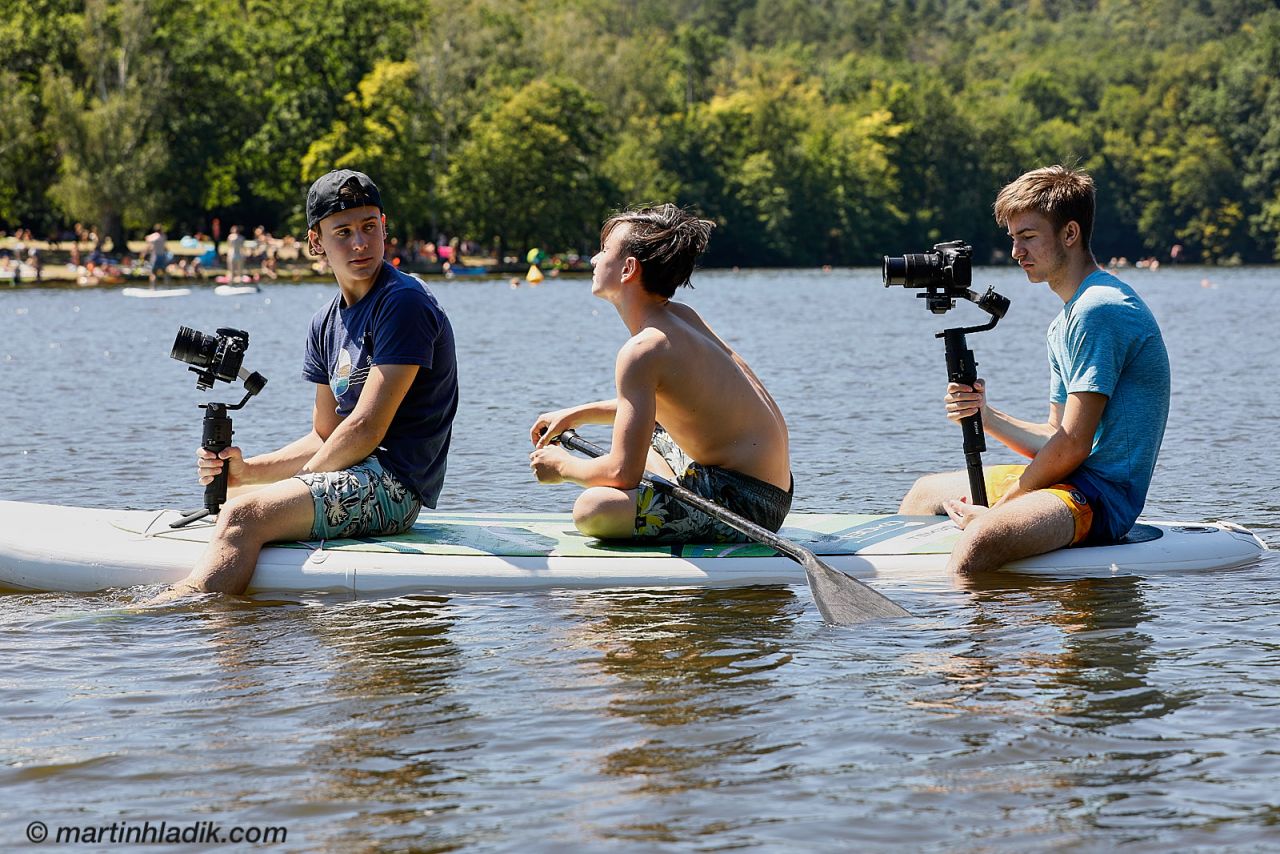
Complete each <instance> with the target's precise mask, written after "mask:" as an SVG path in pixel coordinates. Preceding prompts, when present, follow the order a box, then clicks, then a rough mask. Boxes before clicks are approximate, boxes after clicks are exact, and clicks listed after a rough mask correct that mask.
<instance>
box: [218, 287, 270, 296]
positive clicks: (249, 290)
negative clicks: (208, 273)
mask: <svg viewBox="0 0 1280 854" xmlns="http://www.w3.org/2000/svg"><path fill="white" fill-rule="evenodd" d="M260 290H261V288H259V287H258V286H257V285H218V286H217V287H215V288H214V289H213V292H214V294H216V295H217V296H220V297H239V296H244V295H246V294H256V293H258V291H260Z"/></svg>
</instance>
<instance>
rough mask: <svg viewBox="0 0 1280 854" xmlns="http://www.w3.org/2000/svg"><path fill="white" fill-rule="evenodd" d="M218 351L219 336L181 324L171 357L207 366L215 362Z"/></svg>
mask: <svg viewBox="0 0 1280 854" xmlns="http://www.w3.org/2000/svg"><path fill="white" fill-rule="evenodd" d="M217 352H218V339H217V338H215V337H214V336H212V335H205V334H204V333H203V332H197V331H196V330H194V329H192V328H190V327H188V326H179V327H178V337H177V338H175V339H174V341H173V349H172V350H170V351H169V358H171V359H177V360H178V361H180V362H186V363H187V364H188V365H195V366H197V367H200V368H207V367H209V366H210V365H211V364H213V360H214V357H215V356H216V355H217Z"/></svg>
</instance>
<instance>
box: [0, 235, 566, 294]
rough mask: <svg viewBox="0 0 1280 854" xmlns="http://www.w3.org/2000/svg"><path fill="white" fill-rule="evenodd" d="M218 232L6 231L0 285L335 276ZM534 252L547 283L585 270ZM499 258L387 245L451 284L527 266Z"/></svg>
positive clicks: (461, 242) (448, 243)
mask: <svg viewBox="0 0 1280 854" xmlns="http://www.w3.org/2000/svg"><path fill="white" fill-rule="evenodd" d="M219 232H220V229H219V228H218V223H217V222H216V221H215V222H214V234H212V235H210V234H207V233H205V232H203V231H197V232H195V233H194V234H185V235H183V236H182V237H181V238H179V239H177V240H171V239H170V237H169V234H168V231H167V229H166V228H165V227H164V226H163V225H162V224H160V223H156V224H155V225H153V226H152V229H151V231H150V232H149V233H148V234H147V235H146V236H145V237H144V238H143V241H142V243H143V245H142V246H141V247H138V246H137V244H136V243H134V245H133V247H130V246H129V245H128V244H126V245H125V246H124V247H120V248H117V247H116V246H114V245H113V243H112V242H111V240H110V239H109V238H107V237H105V235H102V234H100V232H99V231H98V229H97V228H96V227H94V226H92V225H90V226H88V227H86V226H84V225H83V224H82V223H78V222H77V223H75V225H74V227H73V228H71V229H67V230H64V231H62V232H58V233H54V234H50V235H49V236H48V237H46V238H45V239H44V240H37V239H36V238H35V237H34V236H33V233H32V230H31V229H29V228H18V229H16V230H15V231H14V232H13V235H12V239H9V238H10V236H9V235H7V234H6V233H5V232H4V231H0V282H2V283H4V284H12V285H17V284H21V283H23V282H27V283H31V282H37V283H38V282H41V281H44V280H46V279H57V280H62V281H67V280H70V281H74V282H76V283H77V284H79V285H82V286H94V285H113V284H121V283H124V282H126V281H130V280H132V281H138V280H142V279H147V280H148V281H150V282H151V283H152V284H153V285H154V284H155V283H157V282H159V281H163V282H169V281H170V280H173V279H188V280H189V279H198V280H202V281H203V280H209V279H212V280H216V281H218V282H229V283H246V282H264V281H272V280H275V279H278V278H279V277H280V276H281V275H282V274H283V275H286V276H290V277H291V278H295V279H296V278H302V277H308V276H312V275H319V276H327V275H329V273H330V272H331V271H330V268H329V265H328V262H327V259H325V257H324V256H314V255H311V254H310V253H306V252H304V251H303V250H304V247H303V244H302V243H301V242H300V241H299V240H298V239H297V238H295V237H294V236H293V235H291V234H285V235H283V236H280V237H277V236H275V235H274V234H272V233H271V231H270V230H269V229H268V228H267V227H266V226H263V225H259V226H257V227H255V228H254V229H253V230H252V233H250V232H249V231H248V230H247V229H245V228H243V227H242V226H240V225H238V224H237V225H232V226H231V227H230V229H229V230H228V232H227V234H226V235H225V236H223V237H221V239H219ZM495 242H497V241H496V239H495ZM174 243H176V244H177V245H176V246H174ZM535 251H536V252H537V253H538V258H539V263H541V264H543V266H545V267H546V268H547V272H548V274H549V275H555V274H556V273H558V272H559V271H562V270H577V269H585V268H586V259H584V258H581V257H580V256H578V255H576V254H572V253H570V254H562V255H547V254H545V253H543V252H542V251H541V250H530V252H531V253H532V252H535ZM495 254H496V253H495V252H493V251H490V250H489V249H487V248H486V247H483V246H481V245H480V244H478V243H476V242H475V241H472V240H465V239H462V238H459V237H450V236H449V235H445V234H440V235H437V237H436V239H435V240H427V239H414V240H409V241H404V242H401V241H400V240H399V239H398V238H395V237H390V238H388V240H387V260H388V262H389V263H391V264H392V265H393V266H395V267H396V268H397V269H403V270H405V271H406V272H408V271H412V272H427V273H441V274H444V275H445V276H447V277H453V276H455V275H458V276H461V275H466V274H469V273H480V272H496V271H497V270H502V269H509V268H511V267H513V266H516V265H519V264H520V263H521V261H522V259H521V258H520V257H518V256H515V255H509V256H508V255H507V253H503V256H504V257H501V258H498V257H494V256H495ZM477 259H484V260H479V261H478V260H477Z"/></svg>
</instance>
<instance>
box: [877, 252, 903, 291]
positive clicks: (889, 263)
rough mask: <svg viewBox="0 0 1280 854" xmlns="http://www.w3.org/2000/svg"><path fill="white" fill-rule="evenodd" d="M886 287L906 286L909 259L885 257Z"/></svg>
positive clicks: (884, 273)
mask: <svg viewBox="0 0 1280 854" xmlns="http://www.w3.org/2000/svg"><path fill="white" fill-rule="evenodd" d="M883 275H884V286H885V287H886V288H887V287H889V286H890V285H905V284H906V283H907V259H906V258H901V257H899V258H894V257H891V256H889V255H886V256H884V268H883Z"/></svg>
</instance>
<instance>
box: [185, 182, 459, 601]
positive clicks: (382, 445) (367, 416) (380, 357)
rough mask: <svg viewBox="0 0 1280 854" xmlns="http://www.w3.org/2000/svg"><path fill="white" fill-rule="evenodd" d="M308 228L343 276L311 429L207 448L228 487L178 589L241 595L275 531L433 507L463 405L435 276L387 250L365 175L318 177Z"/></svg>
mask: <svg viewBox="0 0 1280 854" xmlns="http://www.w3.org/2000/svg"><path fill="white" fill-rule="evenodd" d="M307 229H308V232H307V237H308V242H309V244H310V247H311V251H312V253H313V254H316V255H323V256H325V258H326V259H327V260H328V262H329V266H330V267H331V268H332V269H333V273H334V275H335V276H336V277H337V280H338V294H337V295H336V296H335V297H334V299H333V301H332V302H331V303H330V304H329V305H328V306H327V307H326V308H325V309H323V310H322V311H320V312H319V313H318V314H316V316H315V317H314V318H313V319H312V321H311V332H310V334H309V336H308V338H307V352H306V360H305V364H304V369H303V376H304V377H305V378H306V379H307V380H309V381H311V382H313V383H315V384H316V398H315V408H314V410H313V414H312V430H311V432H310V433H309V434H308V435H306V436H303V437H302V438H300V439H298V440H297V441H295V442H293V443H291V444H289V445H287V446H286V447H284V448H281V449H280V450H277V451H274V452H271V453H268V454H262V455H259V456H256V457H250V458H248V459H245V458H244V457H243V456H242V455H241V452H240V449H239V448H235V447H232V448H227V449H226V450H224V451H222V452H221V453H220V454H218V455H217V456H216V457H215V456H214V455H212V454H210V453H209V452H207V451H205V450H203V449H201V450H200V451H199V452H198V464H199V471H200V482H201V483H208V482H210V481H211V480H212V479H213V477H214V476H215V475H217V473H218V472H219V471H221V470H222V467H223V466H224V465H225V466H229V467H230V468H229V472H228V486H229V487H230V489H231V493H230V494H231V495H232V496H233V498H232V499H231V500H230V501H228V502H227V504H226V505H225V506H224V507H223V508H222V512H221V513H219V514H218V521H217V526H216V528H215V530H214V534H213V540H212V542H211V543H210V545H209V549H208V551H207V552H206V553H205V555H204V557H203V558H202V559H201V561H200V563H199V564H198V565H197V566H196V568H195V569H194V570H193V571H192V573H191V575H190V576H188V577H187V578H186V580H184V581H183V582H181V583H179V584H178V585H176V586H175V587H174V588H173V591H172V593H173V594H182V593H189V592H201V591H209V592H222V593H235V594H239V593H243V592H244V590H245V588H246V587H247V586H248V585H249V579H250V578H252V576H253V570H254V567H255V566H256V564H257V561H258V553H259V552H260V551H261V549H262V546H263V545H264V544H266V543H268V542H271V541H273V540H298V539H306V538H311V539H322V538H326V539H327V538H336V537H356V536H375V535H380V534H397V533H401V532H403V531H406V530H408V529H409V528H410V527H411V526H412V525H413V522H414V520H415V519H416V518H417V517H418V511H419V510H420V509H421V507H422V506H423V505H426V506H427V507H435V506H436V498H437V496H439V494H440V489H441V487H442V485H443V483H444V472H445V455H446V453H447V452H448V450H449V438H450V432H451V429H452V424H453V417H454V414H455V413H456V412H457V408H458V381H457V362H456V359H455V356H454V342H453V328H452V327H451V326H450V324H449V319H448V317H446V316H445V313H444V311H443V310H442V309H441V308H440V306H439V304H438V303H437V302H436V299H435V297H434V296H433V295H432V294H431V292H430V291H429V290H427V287H426V285H424V284H423V283H422V282H421V281H419V280H418V279H415V278H412V277H410V276H406V275H404V274H403V273H400V272H399V271H398V270H396V269H395V268H394V267H392V266H391V265H390V264H387V263H386V262H385V261H384V260H383V249H384V240H385V238H386V217H385V215H384V214H383V213H382V199H381V196H380V194H379V193H378V188H377V186H375V185H374V183H373V181H371V180H370V179H369V177H368V176H367V175H364V174H362V173H360V172H353V171H350V170H341V171H336V172H330V173H329V174H327V175H325V176H323V177H322V178H320V179H318V180H317V181H316V182H315V183H314V184H313V185H312V186H311V190H310V191H309V192H308V193H307ZM250 488H251V489H252V491H249V489H250Z"/></svg>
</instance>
